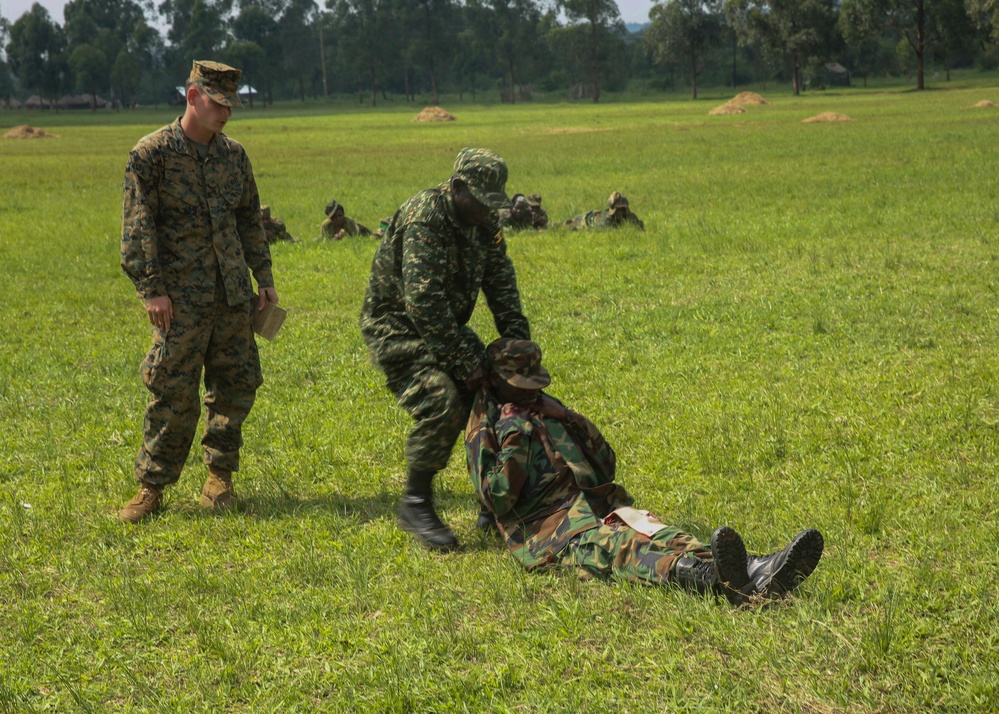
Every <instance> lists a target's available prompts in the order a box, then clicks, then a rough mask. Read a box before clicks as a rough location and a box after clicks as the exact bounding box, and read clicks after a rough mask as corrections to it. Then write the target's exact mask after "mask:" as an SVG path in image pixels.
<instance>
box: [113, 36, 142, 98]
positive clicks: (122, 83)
mask: <svg viewBox="0 0 999 714" xmlns="http://www.w3.org/2000/svg"><path fill="white" fill-rule="evenodd" d="M141 80H142V65H141V64H140V63H139V59H138V57H136V55H135V53H133V52H130V51H129V50H128V49H122V50H121V51H120V52H119V53H118V56H117V57H115V59H114V63H113V64H112V65H111V87H112V88H113V89H114V91H115V93H116V94H117V96H118V98H119V99H120V100H121V104H122V106H124V107H133V106H135V90H136V89H137V88H138V87H139V82H140V81H141Z"/></svg>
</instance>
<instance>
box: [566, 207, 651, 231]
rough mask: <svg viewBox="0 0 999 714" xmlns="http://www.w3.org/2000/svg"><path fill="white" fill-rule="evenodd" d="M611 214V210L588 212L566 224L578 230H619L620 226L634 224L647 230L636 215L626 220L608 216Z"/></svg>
mask: <svg viewBox="0 0 999 714" xmlns="http://www.w3.org/2000/svg"><path fill="white" fill-rule="evenodd" d="M609 213H610V209H604V210H602V211H587V212H586V213H581V214H580V215H578V216H574V217H573V218H570V219H569V220H567V221H566V222H565V225H567V226H568V227H569V228H573V229H576V230H578V229H581V228H617V227H618V226H623V225H627V224H628V223H633V224H635V225H636V226H638V227H639V228H641V229H642V230H645V224H644V223H642V221H641V220H640V219H639V218H638V216H636V215H635V214H634V213H629V214H628V217H627V218H624V219H619V218H614V217H613V216H608V214H609Z"/></svg>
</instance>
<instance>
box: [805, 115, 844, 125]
mask: <svg viewBox="0 0 999 714" xmlns="http://www.w3.org/2000/svg"><path fill="white" fill-rule="evenodd" d="M819 121H853V117H851V116H847V115H846V114H837V113H836V112H822V113H821V114H816V115H815V116H813V117H808V118H807V119H802V120H801V123H802V124H814V123H815V122H819Z"/></svg>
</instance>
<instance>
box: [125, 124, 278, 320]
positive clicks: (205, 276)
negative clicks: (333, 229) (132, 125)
mask: <svg viewBox="0 0 999 714" xmlns="http://www.w3.org/2000/svg"><path fill="white" fill-rule="evenodd" d="M123 193H124V202H123V208H122V235H121V267H122V269H123V270H124V271H125V274H126V275H128V277H129V278H131V280H132V282H133V283H134V284H135V289H136V291H137V292H138V293H139V297H141V298H143V299H148V298H153V297H159V296H162V295H169V296H170V299H171V300H173V301H174V302H181V303H189V304H192V305H209V304H211V303H212V302H214V301H215V278H216V275H217V274H218V273H221V275H222V282H223V284H224V286H225V299H226V300H227V301H228V302H229V304H230V305H238V304H239V303H241V302H244V301H246V300H249V299H250V298H251V297H253V286H252V283H251V282H250V270H252V271H253V277H254V278H256V281H257V285H258V286H259V287H261V288H270V287H274V278H273V276H272V275H271V254H270V249H269V248H268V247H267V240H266V238H265V236H264V228H263V226H262V225H261V220H260V196H259V195H258V193H257V184H256V181H254V179H253V169H252V167H251V166H250V160H249V158H248V157H247V155H246V152H245V151H244V150H243V147H242V145H241V144H240V143H239V142H237V141H233V140H232V139H230V138H228V137H227V136H226V135H225V134H216V135H215V137H214V138H213V139H212V141H211V143H210V144H209V145H208V154H207V156H206V157H205V159H204V160H202V159H200V158H199V157H198V155H197V152H196V151H195V150H194V149H193V148H192V147H191V145H190V142H189V141H188V140H187V138H186V137H185V136H184V132H183V130H182V129H181V128H180V119H179V118H178V119H177V120H176V121H174V122H173V123H172V124H170V125H169V126H165V127H163V128H162V129H160V130H158V131H156V132H154V133H152V134H150V135H149V136H146V137H145V138H143V139H141V140H140V141H139V143H138V144H136V145H135V148H134V149H132V152H131V153H130V154H129V157H128V164H127V165H126V167H125V180H124V191H123Z"/></svg>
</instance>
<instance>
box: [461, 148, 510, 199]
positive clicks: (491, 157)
mask: <svg viewBox="0 0 999 714" xmlns="http://www.w3.org/2000/svg"><path fill="white" fill-rule="evenodd" d="M453 178H457V179H461V180H462V181H464V182H465V183H466V184H467V185H468V190H469V191H471V192H472V195H473V196H475V199H476V200H477V201H478V202H479V203H482V204H485V205H486V206H488V207H489V208H492V209H493V210H498V209H500V208H509V207H510V199H509V197H508V196H507V195H506V179H507V169H506V162H505V161H504V160H503V159H502V158H501V157H500V156H499V154H495V153H493V152H492V151H489V149H467V148H466V149H462V150H461V151H459V152H458V158H456V159H455V160H454V175H453Z"/></svg>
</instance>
